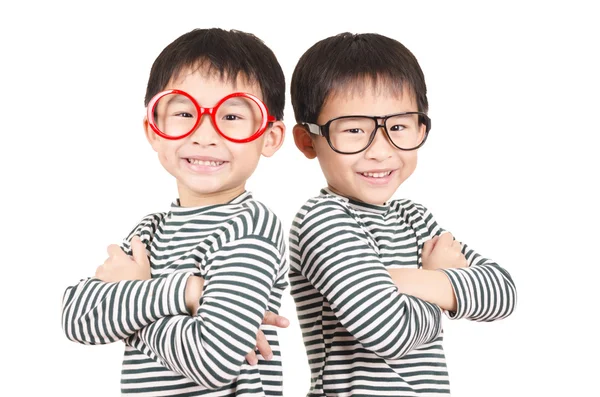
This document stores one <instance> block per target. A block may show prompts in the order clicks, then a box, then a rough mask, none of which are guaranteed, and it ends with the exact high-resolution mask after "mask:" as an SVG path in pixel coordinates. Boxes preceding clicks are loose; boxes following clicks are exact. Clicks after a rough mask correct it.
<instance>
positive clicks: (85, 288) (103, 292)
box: [62, 273, 190, 345]
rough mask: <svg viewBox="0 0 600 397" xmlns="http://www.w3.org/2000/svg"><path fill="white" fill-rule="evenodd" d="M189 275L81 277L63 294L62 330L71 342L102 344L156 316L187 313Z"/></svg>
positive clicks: (145, 324)
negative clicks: (110, 279)
mask: <svg viewBox="0 0 600 397" xmlns="http://www.w3.org/2000/svg"><path fill="white" fill-rule="evenodd" d="M189 275H190V274H189V273H178V274H173V275H169V276H167V277H160V278H156V279H150V280H128V281H120V282H116V283H106V282H103V281H101V280H98V279H96V278H89V279H86V280H82V281H81V282H80V283H78V284H77V285H75V286H73V287H69V288H67V290H66V292H65V294H64V298H63V308H62V326H63V330H64V332H65V334H66V336H67V338H69V339H70V340H72V341H75V342H79V343H83V344H90V345H95V344H106V343H112V342H115V341H118V340H122V339H125V338H127V337H129V336H131V335H133V334H134V333H135V332H136V331H138V330H140V329H142V328H144V327H145V326H147V325H148V324H150V323H152V322H154V321H156V320H157V319H159V318H162V317H165V316H172V315H177V314H187V310H186V306H185V303H186V302H185V296H184V289H185V285H186V282H187V278H188V277H189Z"/></svg>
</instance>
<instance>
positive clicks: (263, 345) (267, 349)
mask: <svg viewBox="0 0 600 397" xmlns="http://www.w3.org/2000/svg"><path fill="white" fill-rule="evenodd" d="M256 348H257V349H258V352H259V353H260V354H261V355H262V356H263V357H264V358H265V360H270V359H272V358H273V350H271V345H269V341H268V340H267V338H266V337H265V334H264V333H263V332H262V331H261V330H258V333H257V334H256Z"/></svg>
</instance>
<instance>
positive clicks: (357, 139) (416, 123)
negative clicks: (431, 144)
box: [300, 112, 431, 154]
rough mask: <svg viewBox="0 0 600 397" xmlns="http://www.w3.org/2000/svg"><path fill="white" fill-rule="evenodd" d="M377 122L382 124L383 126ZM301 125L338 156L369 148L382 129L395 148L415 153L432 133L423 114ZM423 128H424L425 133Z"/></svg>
mask: <svg viewBox="0 0 600 397" xmlns="http://www.w3.org/2000/svg"><path fill="white" fill-rule="evenodd" d="M379 120H382V124H380V123H379ZM300 124H301V125H303V126H304V127H305V128H306V129H307V130H308V131H309V132H310V133H311V134H315V135H320V136H323V137H325V139H327V143H328V144H329V146H330V147H331V149H333V150H334V151H335V152H337V153H340V154H356V153H360V152H362V151H363V150H365V149H366V148H368V147H369V145H371V143H372V142H373V140H374V139H375V134H376V133H377V130H378V129H379V128H382V127H383V130H384V131H385V135H386V136H387V137H388V139H389V140H390V142H391V143H392V144H393V145H394V146H395V147H397V148H398V149H400V150H415V149H418V148H420V147H421V146H423V144H424V143H425V140H426V139H427V135H429V130H430V129H431V119H430V118H429V116H427V115H426V114H425V113H422V112H403V113H395V114H390V115H387V116H342V117H337V118H335V119H331V120H329V121H328V122H327V123H325V124H323V125H318V124H313V123H300ZM422 125H424V126H425V131H423V128H422V127H421V126H422Z"/></svg>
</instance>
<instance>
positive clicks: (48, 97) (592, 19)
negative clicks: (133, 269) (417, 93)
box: [0, 0, 600, 397]
mask: <svg viewBox="0 0 600 397" xmlns="http://www.w3.org/2000/svg"><path fill="white" fill-rule="evenodd" d="M13 3H14V4H10V3H9V2H4V3H3V5H2V6H0V8H1V9H0V22H1V23H0V30H1V31H0V33H1V34H0V43H1V47H0V49H1V59H2V61H1V62H0V68H1V70H0V72H1V73H0V76H1V78H2V84H1V85H0V87H1V89H2V91H1V92H2V95H0V101H1V103H0V105H1V106H0V112H1V119H2V121H3V124H2V132H1V134H2V139H1V141H0V142H1V144H0V150H1V152H0V154H1V156H0V161H1V167H0V172H1V173H2V179H1V181H2V182H1V183H2V194H1V196H0V200H2V202H1V207H0V208H1V209H2V210H3V216H2V218H1V219H2V225H3V229H4V231H3V233H2V236H3V237H2V239H1V241H2V242H1V247H2V248H1V252H2V255H1V256H0V263H1V264H2V272H3V277H2V282H1V283H2V284H1V285H2V287H1V289H0V294H2V295H1V299H0V304H1V305H2V308H1V313H2V314H3V318H2V327H0V332H1V333H2V334H1V338H2V342H3V343H2V345H3V349H2V361H3V362H4V368H5V369H4V370H3V374H2V379H3V381H2V383H1V384H0V394H2V395H20V394H25V393H27V394H29V392H31V393H32V394H34V395H46V394H48V395H50V394H51V395H60V396H113V395H118V394H119V390H120V387H119V380H120V370H121V368H120V367H121V355H122V344H120V343H115V344H112V345H108V346H82V345H77V344H75V343H73V342H70V341H68V340H67V339H66V337H65V336H64V334H63V333H62V330H61V322H60V315H61V312H60V307H61V305H60V303H61V299H62V294H63V292H64V290H65V288H66V287H67V286H69V285H72V284H75V283H76V282H77V281H79V280H80V279H81V278H83V277H86V276H90V275H92V274H93V272H94V270H95V268H96V266H98V265H99V264H100V263H102V261H103V260H104V259H105V256H106V254H105V248H106V246H107V245H108V244H110V243H115V242H119V241H121V239H122V238H123V237H124V236H125V235H126V233H128V232H129V231H130V229H131V228H132V227H133V226H134V225H135V224H136V223H137V222H138V221H139V219H141V217H142V216H144V215H146V214H148V213H150V212H156V211H163V210H165V209H168V205H169V204H170V202H171V201H172V200H173V199H174V198H175V195H176V188H175V183H174V181H173V180H172V178H171V177H170V175H168V174H167V173H166V171H164V170H163V169H162V168H161V166H160V164H159V163H158V161H157V159H156V158H155V155H154V152H153V151H152V150H151V149H150V147H149V145H148V144H147V142H146V140H145V138H144V135H143V131H142V128H141V125H142V124H141V122H142V117H143V114H144V106H143V99H144V93H145V87H146V82H147V78H148V74H149V71H150V67H151V65H152V62H153V60H154V59H155V57H156V56H157V55H158V53H159V52H160V51H161V50H162V49H163V47H164V46H166V45H167V44H168V43H170V42H171V41H172V40H174V39H175V38H176V37H178V36H179V35H181V34H183V33H185V32H187V31H189V30H191V29H193V28H196V27H221V28H226V29H231V28H235V29H239V30H244V31H248V32H251V33H254V34H256V35H257V36H259V37H260V38H262V39H263V40H264V41H265V42H266V44H267V45H268V46H270V47H271V48H272V49H273V51H274V52H275V53H276V54H277V55H278V58H279V60H280V62H281V64H282V66H283V68H284V72H285V73H286V76H287V83H288V84H289V81H290V79H291V75H292V71H293V68H294V65H295V62H296V61H297V59H298V58H299V57H300V56H301V54H302V53H303V52H304V51H305V50H306V49H307V48H308V47H310V46H311V45H312V44H313V43H315V42H316V41H318V40H320V39H323V38H325V37H328V36H330V35H333V34H337V33H340V32H342V31H351V32H354V33H364V32H377V33H381V34H385V35H388V36H391V37H393V38H395V39H397V40H399V41H401V42H402V43H404V44H405V45H406V46H407V47H408V48H409V49H410V50H411V51H412V52H413V53H414V54H415V55H416V57H417V58H418V59H419V61H420V64H421V66H422V68H423V71H424V73H425V77H426V81H427V84H428V88H429V101H430V109H431V110H430V116H431V118H432V120H433V129H432V131H431V134H430V138H429V140H428V142H427V144H426V145H425V146H424V147H423V149H422V150H421V152H420V157H419V165H418V167H417V171H416V172H415V174H414V175H413V176H412V177H411V178H410V179H409V180H408V181H407V182H406V183H405V184H404V185H403V186H402V187H401V188H400V190H399V191H398V194H397V197H409V198H412V199H413V200H415V201H417V202H421V203H423V204H425V205H426V206H428V207H429V208H430V209H431V210H432V212H433V213H434V215H435V216H436V217H437V219H438V221H439V222H440V224H441V225H442V226H443V227H444V228H446V229H448V230H450V231H451V232H452V233H453V234H454V235H455V236H457V238H459V239H461V240H463V241H465V242H467V243H468V244H469V245H471V246H472V247H473V248H475V249H476V250H477V251H479V252H480V253H482V254H483V255H485V256H488V257H490V258H493V259H495V260H496V261H497V262H498V263H500V264H501V265H503V266H504V267H505V268H506V269H507V270H508V271H509V272H510V273H511V274H512V276H513V278H514V280H515V283H516V285H517V289H518V292H519V301H518V306H517V310H516V312H515V313H514V314H513V316H512V317H510V318H509V319H506V320H503V321H500V322H496V323H490V324H479V323H473V322H467V321H457V322H450V321H449V320H447V319H445V325H444V326H445V333H446V341H445V348H446V353H447V361H448V366H449V370H450V376H451V387H452V391H453V395H454V396H459V397H468V396H507V395H512V394H513V393H514V394H515V395H517V394H518V395H548V396H549V395H552V396H554V395H590V391H591V390H592V387H593V389H594V390H597V387H596V385H595V382H594V380H595V378H596V377H597V372H598V369H599V368H598V365H597V357H598V354H599V353H600V352H599V349H598V344H597V343H596V339H597V328H596V327H592V319H594V318H595V317H597V314H596V313H597V311H598V309H597V307H598V303H599V299H598V292H597V291H598V283H599V281H598V280H599V278H598V276H599V272H598V266H599V265H600V261H599V259H598V253H597V248H596V247H597V240H598V237H600V235H599V233H598V232H597V230H598V228H597V224H598V221H599V210H598V203H599V198H600V197H599V195H598V193H597V192H596V191H597V190H598V185H599V183H598V179H599V178H598V174H599V170H600V163H599V161H598V143H599V139H598V134H599V132H600V128H599V126H598V114H599V109H600V101H599V99H598V92H599V89H600V80H599V77H598V70H600V62H599V61H598V46H599V44H598V37H600V29H599V28H598V24H597V18H596V15H597V14H595V13H594V12H592V8H591V7H590V6H584V5H583V4H585V3H583V2H582V3H580V4H579V5H578V3H577V2H574V1H571V2H569V6H568V7H566V6H565V7H561V6H557V5H549V4H547V3H546V2H539V3H538V4H536V3H533V2H518V3H514V4H511V3H510V2H499V3H498V4H497V5H488V4H487V3H486V4H485V5H484V4H477V3H472V4H467V3H460V2H448V3H442V2H439V3H434V2H425V3H423V2H418V4H417V2H400V1H393V2H389V5H384V2H383V1H377V0H372V1H369V2H361V3H358V4H357V5H356V6H352V5H350V4H349V3H348V2H334V1H331V2H325V1H319V2H310V1H299V2H289V3H287V4H286V7H288V8H286V9H285V10H284V9H283V6H282V5H281V4H283V2H275V1H273V2H266V1H264V2H261V1H254V2H251V1H244V2H235V1H228V2H222V4H223V5H221V6H217V5H211V4H212V3H217V1H214V2H210V4H209V2H204V1H196V2H175V1H169V2H167V1H164V2H145V3H140V4H139V5H135V6H132V5H129V4H128V3H126V2H114V3H112V4H111V3H110V2H107V1H102V2H97V3H89V2H78V3H75V2H73V3H72V4H66V3H60V2H41V1H40V2H38V3H33V2H19V4H18V5H17V4H16V2H13ZM117 4H118V5H117ZM288 88H289V85H288ZM288 92H289V91H288ZM7 122H8V123H7ZM285 122H286V124H287V126H288V128H289V130H288V132H289V133H288V135H287V138H286V141H285V143H284V145H283V147H282V149H281V150H280V152H278V153H277V154H276V155H275V156H274V157H273V158H270V159H263V160H262V161H261V163H260V165H259V168H258V169H257V171H256V173H255V174H254V175H253V177H252V178H251V179H250V181H249V183H248V188H249V189H250V190H251V191H253V192H254V194H255V197H257V198H258V199H261V200H263V201H264V202H265V203H266V204H267V205H269V206H270V207H271V208H272V209H273V210H274V211H275V212H276V213H277V214H278V215H279V216H280V217H281V219H282V220H283V223H284V225H285V227H286V229H287V228H289V225H290V221H291V219H292V217H293V216H294V214H295V212H296V211H297V209H298V208H299V207H300V206H301V205H302V204H303V203H304V201H305V200H306V199H307V198H308V197H310V196H312V195H315V194H317V193H318V190H319V189H320V188H321V187H322V186H324V179H323V177H322V175H321V174H320V170H319V167H318V163H317V162H316V161H309V160H306V159H305V158H304V157H303V156H302V155H301V154H300V153H299V152H298V151H297V150H296V148H295V146H294V143H293V139H292V135H291V127H292V126H293V124H294V117H293V111H292V107H291V103H290V101H289V94H288V101H287V104H286V111H285ZM282 311H283V314H284V315H286V316H287V317H288V318H289V319H290V320H291V322H292V324H291V326H290V328H289V329H287V330H284V331H282V332H281V333H280V335H281V345H282V350H283V355H284V372H285V378H284V382H285V385H284V387H285V396H286V397H287V396H289V397H299V396H305V395H306V392H307V391H308V387H309V370H308V364H307V363H306V356H305V353H304V347H303V344H302V341H301V335H300V330H299V327H298V323H297V320H296V317H295V309H294V305H293V301H292V299H291V298H290V297H289V296H286V298H285V300H284V302H283V309H282ZM7 366H8V369H6V368H7Z"/></svg>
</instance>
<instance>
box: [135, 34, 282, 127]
mask: <svg viewBox="0 0 600 397" xmlns="http://www.w3.org/2000/svg"><path fill="white" fill-rule="evenodd" d="M195 67H198V68H207V72H208V73H214V72H216V73H217V74H218V76H219V77H220V78H226V79H227V81H230V82H235V81H236V79H237V78H238V76H239V75H240V74H241V75H242V76H244V77H246V78H247V79H248V82H249V83H251V84H252V83H256V84H257V85H258V86H259V87H260V90H261V93H262V97H263V101H264V103H265V105H267V108H268V109H269V113H270V114H272V115H273V116H275V118H276V119H277V120H282V119H283V109H284V106H285V77H284V74H283V70H282V69H281V65H280V64H279V62H278V61H277V58H276V57H275V54H274V53H273V51H271V49H270V48H269V47H267V46H266V44H265V43H264V42H263V41H262V40H260V39H259V38H258V37H256V36H254V35H253V34H251V33H246V32H241V31H239V30H229V31H227V30H223V29H219V28H211V29H194V30H192V31H190V32H188V33H185V34H183V35H182V36H180V37H178V38H177V39H176V40H175V41H173V42H172V43H171V44H169V45H168V46H166V47H165V48H164V49H163V50H162V52H161V53H160V54H159V55H158V57H157V58H156V60H155V61H154V64H153V65H152V69H151V70H150V77H149V78H148V86H147V88H146V97H145V100H144V105H145V106H148V103H149V102H150V100H151V99H152V97H154V95H156V94H158V93H159V92H160V91H162V90H164V89H165V88H166V86H167V84H168V83H169V82H170V81H172V80H175V79H177V78H178V76H179V73H181V72H182V71H183V70H185V69H186V68H195Z"/></svg>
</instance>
